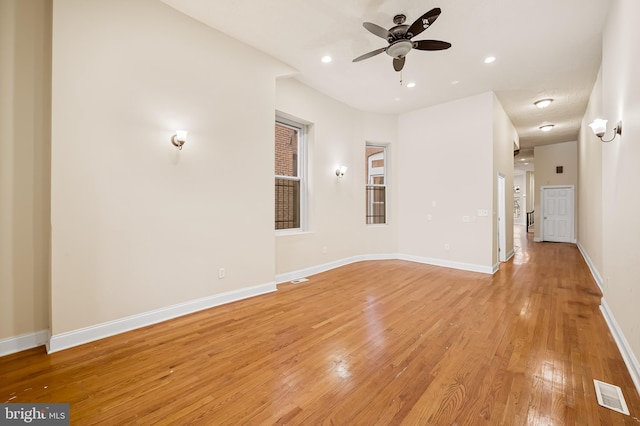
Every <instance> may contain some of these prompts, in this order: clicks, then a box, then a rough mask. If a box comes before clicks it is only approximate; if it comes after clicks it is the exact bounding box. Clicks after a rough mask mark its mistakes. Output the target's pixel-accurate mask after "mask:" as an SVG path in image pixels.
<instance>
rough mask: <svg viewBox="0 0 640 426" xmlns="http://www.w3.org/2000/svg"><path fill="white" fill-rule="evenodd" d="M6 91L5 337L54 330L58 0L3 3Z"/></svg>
mask: <svg viewBox="0 0 640 426" xmlns="http://www.w3.org/2000/svg"><path fill="white" fill-rule="evenodd" d="M0 93H1V94H2V95H1V96H0V129H2V138H0V341H2V340H3V339H5V338H11V337H15V336H20V335H26V334H33V333H37V332H40V331H43V330H47V329H48V328H49V256H50V252H49V235H50V227H49V214H50V210H49V203H50V189H49V188H50V179H49V168H50V158H51V152H50V145H49V139H50V131H51V122H50V117H51V108H50V107H51V2H50V1H46V0H43V1H35V0H34V1H22V0H2V1H0ZM36 343H41V342H36ZM2 352H3V348H2V347H0V355H2Z"/></svg>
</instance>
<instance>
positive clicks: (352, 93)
mask: <svg viewBox="0 0 640 426" xmlns="http://www.w3.org/2000/svg"><path fill="white" fill-rule="evenodd" d="M163 1H164V2H165V3H166V4H168V5H170V6H172V7H174V8H175V9H177V10H179V11H181V12H183V13H185V14H187V15H189V16H191V17H193V18H195V19H197V20H199V21H201V22H203V23H205V24H207V25H209V26H211V27H213V28H215V29H217V30H219V31H221V32H223V33H226V34H228V35H230V36H232V37H234V38H236V39H238V40H240V41H242V42H245V43H247V44H249V45H251V46H253V47H255V48H257V49H259V50H261V51H263V52H265V53H267V54H269V55H271V56H273V57H275V58H277V59H279V60H280V61H282V62H284V63H286V64H288V65H289V66H291V67H293V68H295V69H296V70H297V71H298V73H297V74H296V75H295V78H297V79H298V80H300V81H302V82H304V83H305V84H307V85H309V86H311V87H313V88H315V89H316V90H318V91H320V92H323V93H325V94H326V95H328V96H331V97H333V98H335V99H337V100H340V101H342V102H344V103H346V104H348V105H351V106H353V107H355V108H357V109H360V110H364V111H372V112H379V113H402V112H407V111H411V110H415V109H419V108H423V107H428V106H431V105H435V104H439V103H442V102H446V101H450V100H454V99H460V98H463V97H466V96H471V95H474V94H478V93H482V92H486V91H489V90H492V91H494V92H495V93H496V95H497V96H498V98H499V99H500V101H501V103H502V105H503V107H504V108H505V110H506V112H507V114H508V115H509V117H510V118H511V121H512V122H513V124H514V126H515V127H516V129H517V131H518V134H519V135H520V142H521V147H522V148H526V147H531V146H536V145H543V144H549V143H557V142H566V141H572V140H576V139H577V132H578V129H579V127H580V121H581V119H582V116H583V114H584V111H585V109H586V105H587V101H588V99H589V95H590V93H591V89H592V87H593V83H594V82H595V79H596V75H597V73H598V69H599V66H600V59H601V32H602V28H603V23H604V21H605V18H606V14H607V10H608V7H609V4H610V0H588V1H584V0H449V1H446V2H424V1H417V0H405V1H400V0H353V1H344V0H314V1H312V0H308V1H304V2H303V1H299V0H270V1H264V2H257V1H255V0H234V1H211V0H163ZM434 7H440V8H441V9H442V14H441V15H440V17H439V18H438V20H437V21H436V22H435V23H434V24H433V25H432V26H431V27H430V28H428V29H427V30H425V31H424V32H423V33H422V34H420V35H418V36H417V37H414V40H423V39H436V40H444V41H448V42H450V43H451V44H452V45H453V46H452V48H451V49H449V50H445V51H436V52H429V51H416V50H413V51H411V52H409V54H408V55H407V58H406V65H405V68H404V70H403V72H402V75H401V74H400V73H397V72H395V71H394V70H393V67H392V59H391V58H390V57H389V56H387V55H386V54H384V53H382V54H380V55H377V56H375V57H373V58H370V59H367V60H364V61H362V62H357V63H353V62H352V59H353V58H355V57H357V56H360V55H361V54H363V53H366V52H369V51H371V50H374V49H377V48H381V47H385V46H386V45H387V42H386V41H385V40H383V39H381V38H379V37H377V36H375V35H373V34H371V33H369V32H368V31H367V30H365V29H364V28H363V27H362V22H363V21H369V22H373V23H375V24H378V25H380V26H382V27H384V28H390V27H392V26H393V25H394V24H393V16H394V15H396V14H398V13H404V14H406V15H407V22H406V23H407V24H411V23H412V22H413V21H414V20H415V19H417V18H418V17H419V16H421V15H422V14H423V13H425V12H426V11H428V10H430V9H432V8H434ZM323 55H331V56H332V57H333V61H332V62H331V63H329V64H324V63H322V62H321V61H320V58H321V57H322V56H323ZM489 55H492V56H495V57H496V58H497V60H496V61H495V62H494V63H493V64H489V65H487V64H485V63H484V62H483V60H484V58H485V57H487V56H489ZM230 62H232V61H230ZM401 77H402V79H403V82H404V85H400V78H401ZM411 81H413V82H415V83H416V86H415V87H413V88H408V87H406V83H408V82H411ZM546 97H551V98H554V99H555V102H553V103H552V104H551V106H550V107H549V108H546V109H542V110H539V109H537V108H536V107H535V106H534V105H533V101H535V100H537V99H540V98H546ZM547 123H553V124H555V128H554V129H553V130H552V131H551V132H548V133H543V132H541V131H540V130H539V129H538V127H539V126H541V125H543V124H547Z"/></svg>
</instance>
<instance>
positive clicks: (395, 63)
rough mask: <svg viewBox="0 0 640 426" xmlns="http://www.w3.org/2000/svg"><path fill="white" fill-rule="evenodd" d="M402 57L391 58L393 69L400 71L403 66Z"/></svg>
mask: <svg viewBox="0 0 640 426" xmlns="http://www.w3.org/2000/svg"><path fill="white" fill-rule="evenodd" d="M404 59H405V57H404V56H401V57H399V58H393V69H394V70H396V71H402V68H403V67H404Z"/></svg>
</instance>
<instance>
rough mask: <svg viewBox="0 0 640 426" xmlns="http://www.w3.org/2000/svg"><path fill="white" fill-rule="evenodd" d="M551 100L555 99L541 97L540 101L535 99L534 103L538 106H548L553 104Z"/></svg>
mask: <svg viewBox="0 0 640 426" xmlns="http://www.w3.org/2000/svg"><path fill="white" fill-rule="evenodd" d="M551 102H553V99H551V98H548V99H540V100H539V101H535V102H534V103H533V104H534V105H535V106H537V107H538V108H546V107H548V106H549V105H551Z"/></svg>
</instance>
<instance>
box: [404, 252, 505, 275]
mask: <svg viewBox="0 0 640 426" xmlns="http://www.w3.org/2000/svg"><path fill="white" fill-rule="evenodd" d="M398 259H400V260H408V261H410V262H417V263H426V264H427V265H433V266H442V267H444V268H452V269H460V270H462V271H470V272H480V273H483V274H490V275H493V273H494V271H493V268H494V267H493V266H482V265H474V264H472V263H461V262H452V261H450V260H442V259H433V258H427V257H419V256H411V255H407V254H401V255H398Z"/></svg>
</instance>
